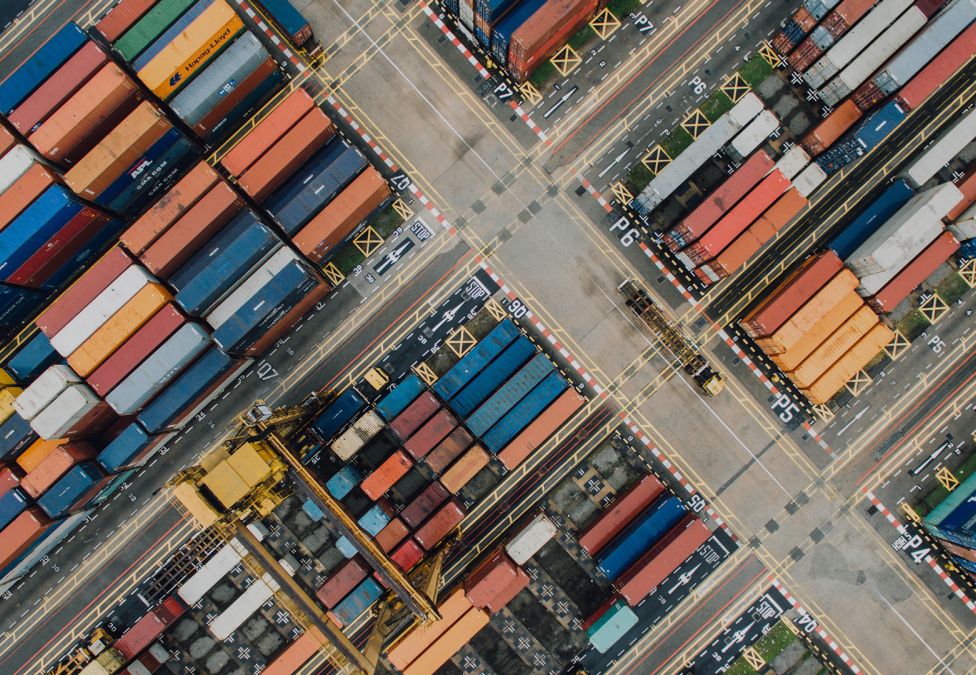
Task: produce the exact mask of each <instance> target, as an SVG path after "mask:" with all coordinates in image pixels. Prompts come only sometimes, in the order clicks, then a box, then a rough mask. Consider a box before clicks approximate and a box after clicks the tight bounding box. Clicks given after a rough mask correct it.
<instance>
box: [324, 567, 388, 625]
mask: <svg viewBox="0 0 976 675" xmlns="http://www.w3.org/2000/svg"><path fill="white" fill-rule="evenodd" d="M381 595H383V588H382V587H381V586H380V585H379V584H378V583H377V582H376V580H375V579H373V578H372V577H369V578H367V579H365V580H364V581H363V582H362V583H360V584H359V585H358V586H356V589H355V590H354V591H353V592H352V593H350V594H349V595H347V596H346V597H345V598H343V599H342V601H341V602H340V603H339V604H337V605H336V606H335V608H333V610H332V615H331V616H333V617H334V618H336V619H338V623H339V626H348V625H349V624H351V623H352V622H353V621H355V620H356V617H358V616H359V615H360V614H362V613H363V612H365V611H366V610H367V609H368V608H369V607H370V606H371V605H372V604H373V603H374V602H376V601H377V600H379V598H380V596H381Z"/></svg>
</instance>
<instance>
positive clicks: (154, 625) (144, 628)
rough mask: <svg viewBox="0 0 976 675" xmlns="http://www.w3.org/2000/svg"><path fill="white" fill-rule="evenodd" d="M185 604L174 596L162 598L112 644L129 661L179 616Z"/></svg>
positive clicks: (184, 609) (183, 610) (184, 608)
mask: <svg viewBox="0 0 976 675" xmlns="http://www.w3.org/2000/svg"><path fill="white" fill-rule="evenodd" d="M185 611H186V606H185V605H184V604H183V603H182V602H181V601H180V599H179V598H177V597H176V596H170V597H168V598H166V599H165V600H163V602H162V604H160V605H159V606H158V607H156V608H155V609H154V610H152V611H151V612H149V613H148V614H146V615H145V616H144V617H142V618H141V619H139V620H138V621H136V622H135V624H133V626H132V627H131V628H130V629H129V630H127V631H125V632H124V633H123V634H122V637H120V638H119V639H118V640H116V641H115V644H113V645H112V646H113V647H115V648H116V649H117V650H119V653H121V654H122V656H124V657H125V659H126V661H131V660H132V659H134V658H135V657H136V656H138V655H139V652H141V651H142V650H143V649H145V648H146V647H148V646H149V645H150V644H152V642H153V641H154V640H155V639H156V638H158V637H159V636H160V635H162V634H163V631H165V630H166V628H167V627H168V626H169V625H170V624H172V623H173V622H175V621H176V620H177V619H178V618H180V617H181V616H182V615H183V613H184V612H185Z"/></svg>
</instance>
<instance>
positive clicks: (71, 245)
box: [8, 207, 111, 287]
mask: <svg viewBox="0 0 976 675" xmlns="http://www.w3.org/2000/svg"><path fill="white" fill-rule="evenodd" d="M109 220H111V219H110V218H109V216H107V215H105V214H104V213H102V212H101V211H96V210H95V209H93V208H89V207H85V208H83V209H82V210H81V211H79V212H78V213H77V214H76V215H75V216H74V217H73V218H72V219H71V220H69V221H68V222H67V223H65V225H64V227H62V228H61V229H60V230H58V232H57V234H55V235H54V236H53V237H51V238H50V239H48V240H47V241H46V242H45V243H44V244H43V245H41V247H40V248H38V249H37V252H36V253H34V255H32V256H31V257H30V258H28V259H27V260H26V261H25V262H24V264H23V265H21V266H20V267H18V268H17V270H16V271H14V273H13V274H12V275H10V277H8V281H10V282H11V283H15V284H21V285H22V286H33V287H39V286H41V285H43V284H44V283H46V282H47V280H48V279H50V278H51V276H52V275H53V274H54V273H55V272H58V271H59V270H61V269H62V267H63V266H64V265H66V264H67V263H68V262H69V261H72V260H74V261H75V262H76V263H77V264H78V265H79V267H80V266H81V265H83V264H84V263H85V262H86V260H87V259H86V258H78V257H77V254H78V253H80V252H81V251H82V250H83V249H84V248H85V247H87V246H88V244H89V243H90V242H91V240H92V239H93V238H95V237H96V236H98V235H99V234H101V232H102V230H103V229H104V227H105V225H106V224H107V223H108V222H109ZM95 253H97V251H95V250H94V249H91V250H90V251H89V252H88V255H89V256H92V255H95Z"/></svg>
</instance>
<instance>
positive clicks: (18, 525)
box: [0, 507, 51, 567]
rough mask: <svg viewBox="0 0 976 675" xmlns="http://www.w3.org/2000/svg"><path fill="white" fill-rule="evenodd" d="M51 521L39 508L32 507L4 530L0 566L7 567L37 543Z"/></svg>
mask: <svg viewBox="0 0 976 675" xmlns="http://www.w3.org/2000/svg"><path fill="white" fill-rule="evenodd" d="M50 522H51V519H50V518H48V517H47V515H46V514H45V513H44V512H43V511H42V510H41V509H39V508H37V507H31V508H29V509H27V510H26V511H24V512H23V513H21V514H20V515H19V516H17V517H16V518H14V519H13V521H11V523H10V524H9V525H7V527H5V528H3V536H2V537H0V566H2V567H6V566H7V565H9V564H11V563H12V562H14V561H15V560H16V559H17V557H18V556H20V555H21V554H22V553H24V551H26V550H27V549H28V548H29V547H30V546H31V544H33V543H34V542H35V541H37V540H38V539H39V538H40V537H41V536H42V535H43V534H44V532H45V530H46V529H47V526H48V523H50Z"/></svg>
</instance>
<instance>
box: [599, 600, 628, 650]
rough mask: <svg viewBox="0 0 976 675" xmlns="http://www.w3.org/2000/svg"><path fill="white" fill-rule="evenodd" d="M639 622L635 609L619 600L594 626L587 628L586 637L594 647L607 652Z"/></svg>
mask: <svg viewBox="0 0 976 675" xmlns="http://www.w3.org/2000/svg"><path fill="white" fill-rule="evenodd" d="M637 623H638V618H637V615H636V614H634V610H632V609H631V608H630V607H628V606H627V605H625V604H624V603H623V602H621V601H620V600H617V601H615V602H614V603H613V604H612V605H611V607H610V608H609V609H608V610H607V611H606V612H605V613H604V614H603V615H602V616H601V617H600V618H599V619H598V620H597V621H596V622H594V623H593V625H592V626H590V627H588V628H587V629H586V637H587V639H588V640H589V641H590V644H591V645H593V648H594V649H596V650H597V651H598V652H600V653H601V654H606V653H607V652H608V651H609V650H610V648H611V647H613V645H615V644H616V643H617V641H618V640H620V638H622V637H623V636H624V635H626V634H627V632H628V631H629V630H630V629H631V628H633V627H634V626H636V625H637Z"/></svg>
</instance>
